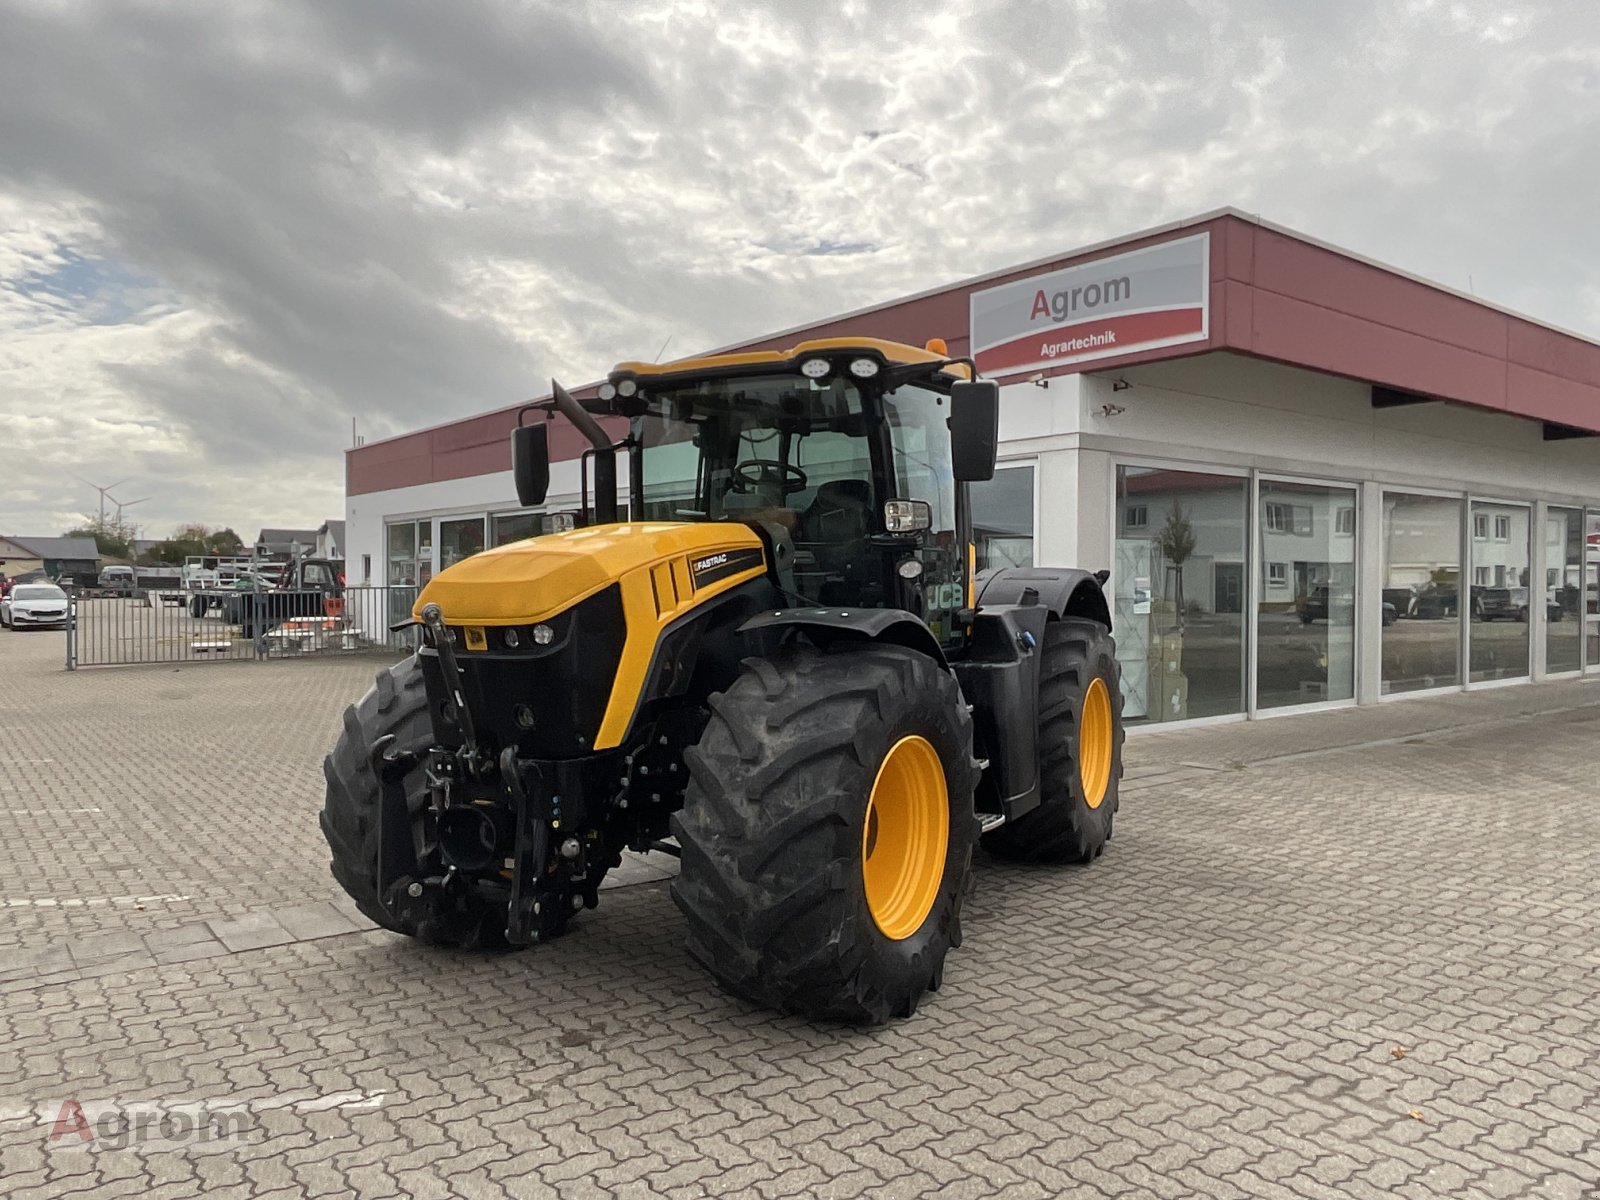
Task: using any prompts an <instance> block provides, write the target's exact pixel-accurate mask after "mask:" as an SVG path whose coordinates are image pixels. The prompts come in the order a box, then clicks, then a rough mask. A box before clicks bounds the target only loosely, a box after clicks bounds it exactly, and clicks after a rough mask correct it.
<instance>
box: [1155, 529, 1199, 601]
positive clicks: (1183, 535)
mask: <svg viewBox="0 0 1600 1200" xmlns="http://www.w3.org/2000/svg"><path fill="white" fill-rule="evenodd" d="M1156 544H1157V545H1158V546H1160V547H1161V556H1162V557H1163V558H1165V559H1166V560H1167V566H1168V567H1169V568H1170V569H1171V571H1172V573H1173V589H1172V598H1173V600H1174V602H1175V605H1176V608H1177V611H1178V628H1179V629H1182V628H1183V626H1184V608H1185V605H1186V602H1185V600H1184V595H1183V564H1184V563H1186V562H1188V561H1189V559H1190V557H1191V556H1192V555H1193V554H1194V549H1195V536H1194V526H1193V525H1192V524H1190V522H1189V518H1188V516H1187V515H1186V514H1185V513H1184V511H1183V507H1182V506H1181V505H1180V504H1179V503H1178V502H1177V501H1176V500H1174V501H1173V502H1172V508H1171V510H1170V511H1169V512H1168V513H1167V523H1166V524H1165V525H1164V526H1162V528H1161V534H1160V536H1159V537H1157V538H1156Z"/></svg>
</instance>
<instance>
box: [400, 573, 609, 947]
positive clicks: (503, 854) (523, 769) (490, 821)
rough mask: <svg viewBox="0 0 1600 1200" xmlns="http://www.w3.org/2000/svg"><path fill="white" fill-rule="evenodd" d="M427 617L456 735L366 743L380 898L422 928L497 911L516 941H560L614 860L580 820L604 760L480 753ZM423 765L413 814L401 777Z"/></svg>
mask: <svg viewBox="0 0 1600 1200" xmlns="http://www.w3.org/2000/svg"><path fill="white" fill-rule="evenodd" d="M422 624H423V626H424V627H425V628H426V629H427V631H428V634H429V640H430V642H431V643H432V645H433V647H434V649H435V650H436V652H437V654H438V662H439V669H440V673H441V675H442V677H443V680H444V683H445V689H446V691H447V692H448V693H449V695H450V697H451V699H452V702H453V704H454V706H455V709H456V719H457V721H458V723H459V726H460V728H461V731H462V733H463V739H462V745H461V746H460V747H458V748H454V749H452V748H450V747H446V746H437V745H436V746H431V747H428V748H427V749H423V750H396V749H395V748H394V737H393V735H386V736H384V737H382V738H380V739H378V741H377V742H376V743H375V744H374V745H373V747H372V754H371V766H372V770H373V773H374V774H375V775H376V776H377V778H378V781H379V784H380V787H381V799H380V807H379V828H378V863H377V868H378V899H379V903H381V904H382V905H383V907H384V909H385V911H387V912H388V913H389V914H390V915H391V916H393V917H394V918H396V920H398V921H400V922H402V923H405V924H411V925H415V926H417V927H419V928H424V927H428V926H431V925H441V924H442V925H449V924H451V923H453V922H465V921H481V920H483V919H484V918H483V914H484V913H485V912H486V911H490V912H492V911H504V913H505V928H504V937H505V940H506V941H507V942H508V943H510V944H511V945H513V946H525V945H528V944H530V943H533V942H539V941H543V940H546V939H548V938H551V937H555V936H556V935H558V934H560V933H562V932H563V931H564V930H565V929H566V925H567V922H568V920H570V918H571V917H572V915H573V913H575V912H577V911H578V910H580V909H583V908H594V907H596V906H597V905H598V904H599V883H600V879H601V877H602V876H603V875H604V869H605V868H608V867H611V866H615V865H616V864H617V862H619V861H620V856H619V855H618V854H617V853H616V851H615V850H613V849H612V848H611V847H610V846H609V845H607V844H606V842H605V841H604V840H603V839H602V838H601V836H600V832H599V830H598V829H596V828H594V824H593V823H592V822H590V821H588V820H586V819H585V816H586V814H585V812H584V811H583V810H584V809H585V807H586V806H585V805H584V804H583V803H582V802H581V799H579V798H581V797H582V796H583V795H585V794H586V793H585V790H584V787H585V784H586V783H587V782H589V780H587V779H586V778H585V776H592V775H593V774H594V772H595V768H596V767H602V768H603V765H604V764H601V763H596V762H594V761H593V760H590V761H588V762H563V761H551V762H540V761H536V760H533V759H524V758H519V757H517V754H516V749H515V747H512V746H507V747H506V748H505V749H504V750H502V751H501V752H500V754H499V755H498V756H496V755H494V754H492V753H490V752H489V751H488V750H486V749H485V748H484V746H483V744H482V743H481V742H480V740H479V738H478V736H477V732H476V730H475V728H474V725H473V719H472V713H471V711H470V709H469V707H468V706H467V703H466V696H465V692H464V690H463V688H462V685H461V672H460V667H459V665H458V664H457V662H456V657H455V651H454V648H453V647H452V646H451V643H450V638H449V635H448V632H447V631H446V629H445V625H444V619H443V615H442V614H441V612H440V610H439V607H438V606H437V605H434V604H430V605H428V606H426V607H425V608H424V609H423V611H422ZM418 769H421V770H423V771H424V772H425V779H426V781H427V790H426V793H425V796H424V800H423V804H422V809H421V811H417V812H414V811H413V801H412V800H411V799H410V798H409V797H408V795H407V789H406V780H407V778H408V777H409V776H410V775H411V774H412V772H414V771H416V770H418ZM613 769H614V767H613ZM564 797H566V798H567V799H566V802H565V805H564V803H563V798H564ZM600 860H607V861H604V862H603V863H602V862H601V861H600ZM595 868H600V869H595Z"/></svg>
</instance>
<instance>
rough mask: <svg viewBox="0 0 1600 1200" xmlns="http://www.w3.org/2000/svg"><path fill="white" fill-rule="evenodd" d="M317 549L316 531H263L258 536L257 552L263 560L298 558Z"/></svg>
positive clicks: (256, 542)
mask: <svg viewBox="0 0 1600 1200" xmlns="http://www.w3.org/2000/svg"><path fill="white" fill-rule="evenodd" d="M316 547H317V531H316V530H315V529H263V530H262V531H261V532H260V533H258V534H256V541H255V551H256V553H257V554H258V555H260V556H262V557H263V558H272V557H288V558H298V557H299V556H300V555H302V554H309V553H310V552H311V551H312V550H315V549H316Z"/></svg>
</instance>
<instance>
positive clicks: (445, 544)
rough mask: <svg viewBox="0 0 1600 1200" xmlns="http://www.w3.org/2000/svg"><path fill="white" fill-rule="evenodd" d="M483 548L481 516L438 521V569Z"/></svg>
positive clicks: (468, 556)
mask: <svg viewBox="0 0 1600 1200" xmlns="http://www.w3.org/2000/svg"><path fill="white" fill-rule="evenodd" d="M482 550H483V518H482V517H465V518H458V519H452V520H448V521H440V522H439V569H440V570H441V571H442V570H444V568H446V567H452V566H454V565H455V564H456V563H458V562H460V561H461V560H462V559H464V558H471V557H472V556H473V555H474V554H478V553H480V552H482Z"/></svg>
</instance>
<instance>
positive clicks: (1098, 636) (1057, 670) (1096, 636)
mask: <svg viewBox="0 0 1600 1200" xmlns="http://www.w3.org/2000/svg"><path fill="white" fill-rule="evenodd" d="M1097 689H1104V696H1103V699H1104V701H1105V702H1108V703H1109V706H1110V713H1109V716H1110V729H1109V731H1107V730H1105V729H1104V728H1103V725H1102V724H1101V722H1102V721H1103V719H1104V714H1103V713H1102V714H1101V715H1100V716H1099V717H1096V715H1095V712H1094V709H1095V708H1096V703H1091V702H1090V697H1091V693H1092V692H1094V691H1095V690H1097ZM1086 709H1088V710H1089V712H1088V715H1089V717H1090V719H1089V721H1088V728H1089V730H1090V735H1091V737H1093V738H1094V739H1095V740H1096V743H1097V744H1096V745H1095V746H1093V747H1091V746H1089V745H1088V744H1087V743H1086V742H1084V741H1083V739H1082V738H1081V734H1082V733H1083V731H1084V729H1085V715H1086ZM1123 736H1124V735H1123V729H1122V672H1121V669H1120V668H1119V667H1118V665H1117V657H1116V643H1115V642H1114V641H1112V638H1111V632H1110V630H1108V629H1107V628H1106V627H1105V626H1104V625H1101V624H1100V623H1099V622H1098V621H1085V620H1081V619H1078V618H1072V617H1067V618H1063V619H1062V620H1059V621H1052V622H1050V624H1049V625H1047V626H1045V632H1044V662H1043V663H1042V664H1041V667H1040V676H1039V772H1040V781H1039V782H1040V798H1039V800H1040V802H1039V807H1037V808H1035V809H1033V810H1032V811H1031V812H1028V813H1025V814H1023V815H1022V816H1021V817H1020V818H1018V819H1017V820H1015V821H1011V822H1008V823H1007V824H1005V825H1002V826H1001V827H1000V828H999V829H996V830H994V831H993V832H992V833H988V834H985V835H984V838H983V845H984V848H985V849H987V850H991V851H993V852H994V853H995V854H997V855H1000V856H1001V857H1003V858H1009V859H1013V860H1016V861H1019V862H1036V863H1087V862H1092V861H1094V860H1095V859H1096V858H1098V857H1099V856H1100V854H1101V853H1102V852H1103V851H1104V850H1105V847H1106V843H1107V842H1108V841H1110V840H1111V826H1112V821H1113V819H1114V818H1115V816H1116V812H1117V804H1118V797H1117V785H1118V783H1119V782H1120V781H1121V779H1122V741H1123ZM1080 743H1082V744H1080ZM1086 751H1087V753H1086ZM1107 756H1109V764H1106V762H1105V758H1106V757H1107ZM1086 775H1088V776H1090V778H1089V780H1088V784H1089V786H1087V787H1086V786H1085V782H1086V781H1085V776H1086ZM1102 780H1103V782H1102ZM1096 797H1098V799H1096Z"/></svg>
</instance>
